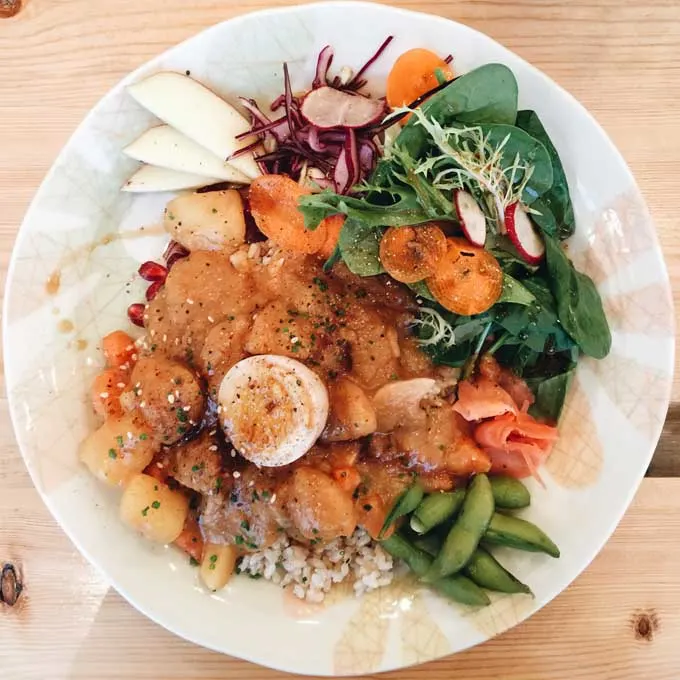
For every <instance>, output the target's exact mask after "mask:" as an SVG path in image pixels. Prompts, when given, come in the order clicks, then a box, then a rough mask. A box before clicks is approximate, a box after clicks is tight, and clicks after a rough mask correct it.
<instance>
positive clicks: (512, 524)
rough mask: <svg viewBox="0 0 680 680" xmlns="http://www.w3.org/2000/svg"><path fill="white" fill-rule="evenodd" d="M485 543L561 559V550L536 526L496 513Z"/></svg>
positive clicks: (485, 537) (523, 520)
mask: <svg viewBox="0 0 680 680" xmlns="http://www.w3.org/2000/svg"><path fill="white" fill-rule="evenodd" d="M484 542H485V543H491V544H493V545H505V546H507V547H509V548H517V550H527V551H529V552H544V553H547V554H548V555H550V556H551V557H559V556H560V549H559V548H558V547H557V546H556V545H555V544H554V543H553V542H552V541H551V540H550V539H549V538H548V536H547V535H546V534H545V533H544V532H543V531H541V530H540V529H539V528H538V527H537V526H536V525H535V524H532V523H531V522H527V521H526V520H525V519H520V518H519V517H511V516H509V515H502V514H500V513H498V512H497V513H495V514H494V516H493V517H492V518H491V522H489V527H488V529H487V531H486V534H485V535H484Z"/></svg>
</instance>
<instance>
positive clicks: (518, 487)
mask: <svg viewBox="0 0 680 680" xmlns="http://www.w3.org/2000/svg"><path fill="white" fill-rule="evenodd" d="M489 482H490V483H491V491H492V492H493V499H494V501H495V502H496V507H497V508H507V509H509V510H516V509H519V508H526V507H527V505H529V503H531V495H530V494H529V489H527V488H526V486H524V484H522V482H520V481H519V479H515V478H514V477H506V476H504V475H500V476H498V477H490V478H489Z"/></svg>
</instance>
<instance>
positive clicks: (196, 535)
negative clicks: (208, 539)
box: [175, 517, 203, 562]
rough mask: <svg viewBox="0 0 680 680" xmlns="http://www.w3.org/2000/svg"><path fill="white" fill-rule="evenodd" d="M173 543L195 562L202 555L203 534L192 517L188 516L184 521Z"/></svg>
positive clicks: (199, 559)
mask: <svg viewBox="0 0 680 680" xmlns="http://www.w3.org/2000/svg"><path fill="white" fill-rule="evenodd" d="M175 545H176V546H177V547H178V548H179V549H180V550H183V551H184V552H185V553H186V554H187V555H189V557H193V558H194V559H195V560H196V561H197V562H200V561H201V557H202V556H203V535H202V534H201V528H200V527H199V526H198V522H197V521H196V520H195V519H194V518H193V517H188V518H187V521H186V522H185V523H184V529H182V533H181V534H180V535H179V536H178V537H177V538H176V539H175Z"/></svg>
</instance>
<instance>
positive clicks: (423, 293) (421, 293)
mask: <svg viewBox="0 0 680 680" xmlns="http://www.w3.org/2000/svg"><path fill="white" fill-rule="evenodd" d="M406 285H407V286H408V287H409V288H410V289H411V290H412V291H413V292H414V293H415V294H416V295H417V296H418V297H421V298H425V299H426V300H430V301H432V302H435V297H434V295H432V293H431V292H430V289H429V288H428V287H427V284H426V283H425V281H417V282H416V283H407V284H406Z"/></svg>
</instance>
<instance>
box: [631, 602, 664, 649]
mask: <svg viewBox="0 0 680 680" xmlns="http://www.w3.org/2000/svg"><path fill="white" fill-rule="evenodd" d="M630 625H631V627H632V628H633V634H634V635H635V639H636V640H644V641H645V642H651V641H652V640H653V639H654V634H655V633H656V632H657V630H659V617H658V616H657V615H656V612H655V611H654V610H653V609H650V610H647V611H644V610H637V611H635V612H634V613H633V615H632V616H631V617H630Z"/></svg>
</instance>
